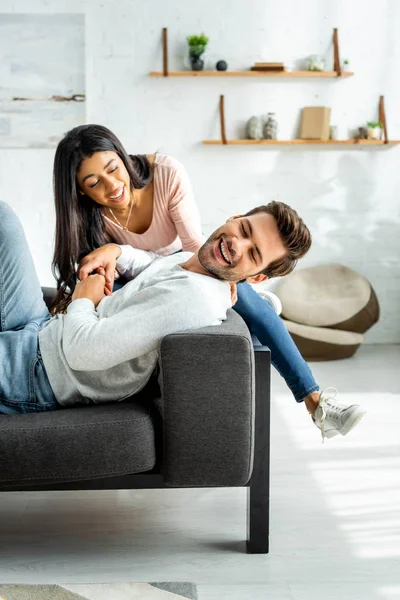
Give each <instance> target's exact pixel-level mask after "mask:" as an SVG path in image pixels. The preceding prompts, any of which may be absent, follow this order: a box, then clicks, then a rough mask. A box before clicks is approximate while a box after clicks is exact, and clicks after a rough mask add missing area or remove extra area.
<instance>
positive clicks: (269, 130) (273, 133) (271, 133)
mask: <svg viewBox="0 0 400 600" xmlns="http://www.w3.org/2000/svg"><path fill="white" fill-rule="evenodd" d="M277 135H278V123H277V120H276V118H275V113H273V112H269V113H268V115H267V120H266V121H265V124H264V139H266V140H276V139H277Z"/></svg>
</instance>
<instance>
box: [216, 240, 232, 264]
mask: <svg viewBox="0 0 400 600" xmlns="http://www.w3.org/2000/svg"><path fill="white" fill-rule="evenodd" d="M219 247H220V250H221V254H222V256H223V257H224V259H225V260H226V262H227V263H229V264H230V262H229V258H228V254H227V252H226V250H225V246H224V242H223V241H222V240H221V244H220V246H219Z"/></svg>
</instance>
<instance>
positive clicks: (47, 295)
mask: <svg viewBox="0 0 400 600" xmlns="http://www.w3.org/2000/svg"><path fill="white" fill-rule="evenodd" d="M42 293H43V300H44V301H45V303H46V305H47V308H48V309H49V310H50V308H51V306H52V304H53V302H54V300H55V299H56V294H57V290H56V288H54V287H42Z"/></svg>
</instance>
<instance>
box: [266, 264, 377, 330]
mask: <svg viewBox="0 0 400 600" xmlns="http://www.w3.org/2000/svg"><path fill="white" fill-rule="evenodd" d="M276 295H277V296H278V298H279V299H280V301H281V302H282V306H283V311H282V317H284V318H285V319H287V320H289V321H293V322H294V323H300V324H301V325H309V326H311V327H329V328H334V329H340V330H344V331H349V332H356V333H365V332H366V331H367V330H368V329H369V328H370V327H372V325H374V323H376V322H377V321H378V319H379V303H378V299H377V297H376V294H375V292H374V290H373V289H372V287H371V284H370V283H369V281H367V279H365V277H363V276H362V275H360V273H357V271H354V270H353V269H350V268H349V267H345V266H344V265H338V264H327V265H319V266H317V267H310V268H308V269H303V270H300V271H297V272H296V273H293V274H292V275H290V276H289V277H287V278H286V279H285V280H284V281H283V282H282V283H281V285H280V287H279V288H278V290H277V291H276Z"/></svg>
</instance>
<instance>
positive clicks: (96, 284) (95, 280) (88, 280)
mask: <svg viewBox="0 0 400 600" xmlns="http://www.w3.org/2000/svg"><path fill="white" fill-rule="evenodd" d="M104 291H105V278H104V276H103V275H89V276H88V277H87V276H86V277H85V280H84V281H80V282H79V283H77V284H76V286H75V290H74V293H73V294H72V301H74V300H80V299H81V298H88V299H89V300H91V301H92V302H93V304H94V305H95V306H96V308H97V305H98V303H99V302H100V300H103V298H104V297H105V293H104Z"/></svg>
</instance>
